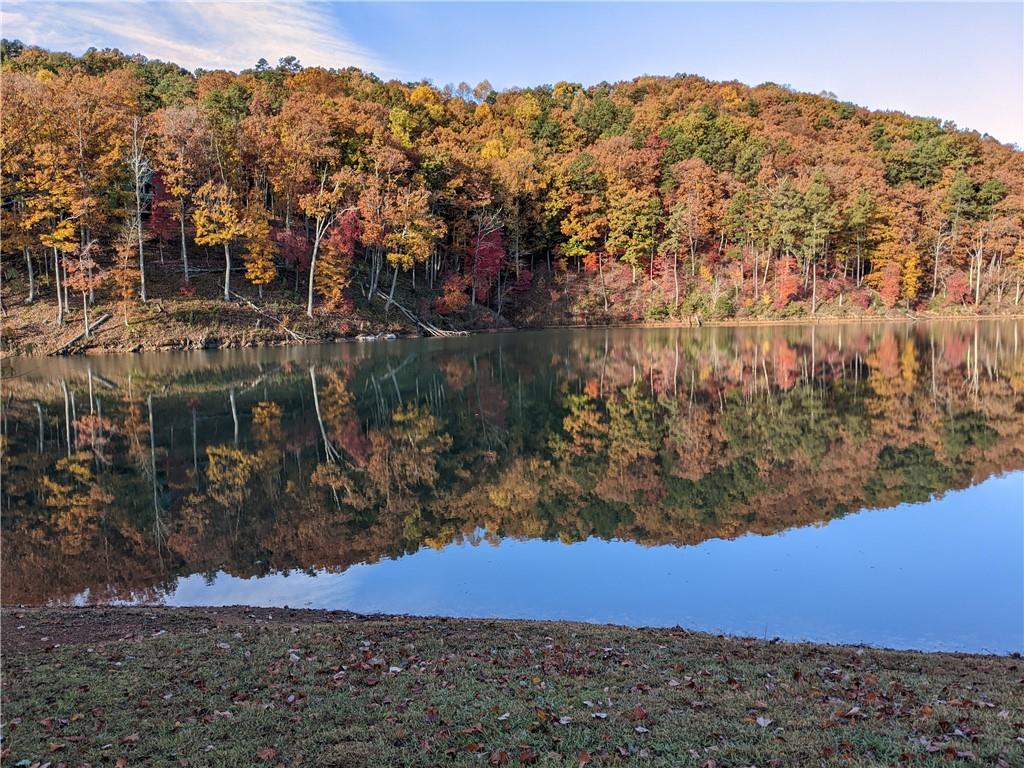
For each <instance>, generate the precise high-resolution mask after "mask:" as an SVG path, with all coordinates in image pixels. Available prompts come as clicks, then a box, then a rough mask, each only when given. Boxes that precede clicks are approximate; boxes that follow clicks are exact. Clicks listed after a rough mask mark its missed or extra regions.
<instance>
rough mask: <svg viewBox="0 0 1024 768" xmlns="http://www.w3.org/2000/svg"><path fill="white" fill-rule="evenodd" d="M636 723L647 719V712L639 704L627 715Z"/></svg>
mask: <svg viewBox="0 0 1024 768" xmlns="http://www.w3.org/2000/svg"><path fill="white" fill-rule="evenodd" d="M626 717H628V718H629V719H630V720H632V721H633V722H634V723H635V722H637V721H639V720H644V719H645V718H646V717H647V710H646V709H644V708H643V707H642V706H640V705H639V704H637V705H636V706H635V707H634V708H633V709H631V710H630V711H629V713H628V714H627V715H626Z"/></svg>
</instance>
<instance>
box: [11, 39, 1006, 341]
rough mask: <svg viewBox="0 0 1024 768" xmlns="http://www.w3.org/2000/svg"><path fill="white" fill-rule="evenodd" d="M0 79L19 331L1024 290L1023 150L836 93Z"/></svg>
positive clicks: (813, 306) (674, 309) (943, 298)
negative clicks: (221, 305) (397, 305)
mask: <svg viewBox="0 0 1024 768" xmlns="http://www.w3.org/2000/svg"><path fill="white" fill-rule="evenodd" d="M0 84H2V86H0V87H2V95H3V104H4V108H3V111H2V112H3V116H2V119H3V145H2V146H3V155H2V164H3V165H2V172H3V213H4V216H3V260H4V265H3V270H2V271H3V280H4V293H3V298H4V303H5V308H6V310H7V311H8V312H11V313H12V315H13V317H14V321H13V323H14V327H16V328H19V329H20V330H21V331H23V332H32V333H34V334H36V333H43V334H50V335H52V334H53V330H54V329H55V328H57V327H58V326H57V325H56V323H57V322H58V321H59V322H60V323H72V324H73V325H74V327H75V328H77V329H78V330H81V329H82V328H83V327H84V323H83V321H84V320H85V315H86V314H89V315H90V316H92V317H93V318H95V317H96V316H97V315H98V313H99V312H100V311H101V310H104V311H108V312H110V313H111V314H112V315H113V316H114V317H115V318H116V320H115V322H114V323H111V324H109V325H111V326H112V325H115V324H116V325H123V326H125V327H126V328H129V329H130V328H131V327H132V325H133V324H137V323H139V322H141V321H142V320H145V319H147V318H151V315H152V312H153V309H152V306H151V305H152V303H153V300H154V299H155V300H158V301H160V302H162V303H161V305H160V306H161V311H163V310H164V305H165V304H170V305H172V306H174V305H177V304H179V303H181V304H188V303H189V302H192V303H193V304H194V305H195V306H200V307H201V306H207V305H209V304H210V303H211V302H212V301H214V300H218V299H220V298H226V299H229V300H232V301H238V297H239V296H245V297H246V298H247V299H249V300H251V301H252V302H253V305H254V306H260V307H265V308H267V313H268V314H269V316H270V317H271V319H270V320H267V321H266V322H265V324H264V332H267V328H276V327H277V325H278V324H280V323H284V322H285V320H287V322H289V323H291V324H292V325H293V327H302V328H304V329H305V332H307V333H314V332H319V333H325V332H329V331H330V329H335V330H337V329H339V328H340V329H349V330H351V329H352V328H355V322H356V321H358V320H359V319H360V318H366V317H373V316H374V315H373V313H374V312H377V313H378V314H379V317H391V316H392V315H394V317H395V319H396V322H397V321H401V322H406V320H405V319H404V317H405V316H399V315H398V313H395V312H393V311H392V307H391V306H390V305H388V307H387V309H388V310H389V311H388V313H387V314H386V315H385V314H384V306H385V303H386V301H387V295H389V294H390V295H393V296H395V297H396V298H398V299H399V300H400V301H402V302H403V306H406V307H408V308H409V309H411V310H412V311H414V312H416V313H418V314H419V315H420V316H423V317H431V318H433V322H437V323H441V324H445V323H446V324H448V326H449V327H456V326H459V325H462V326H472V325H483V324H488V325H494V324H499V323H502V322H506V321H511V322H513V323H523V324H525V323H530V322H535V323H539V322H579V321H588V322H606V321H622V320H632V321H636V320H644V319H671V318H681V319H687V318H691V317H693V316H702V317H726V316H750V317H770V316H779V315H783V316H790V315H801V314H806V315H811V314H815V315H825V314H827V315H844V314H863V313H884V312H887V311H905V310H909V311H912V312H927V311H934V312H950V311H961V312H962V311H983V312H993V311H1001V310H1002V311H1013V310H1014V309H1015V308H1016V307H1017V305H1018V304H1019V302H1020V300H1021V293H1022V285H1021V277H1022V276H1024V237H1022V236H1024V158H1022V154H1021V152H1020V151H1019V150H1017V149H1015V148H1012V147H1009V146H1006V145H1002V144H1000V143H998V142H997V141H995V140H994V139H992V138H990V137H986V136H981V135H979V134H977V133H972V132H965V131H958V130H956V129H955V127H954V126H953V125H951V124H949V123H943V122H942V121H940V120H937V119H931V118H915V117H908V116H906V115H904V114H900V113H894V112H874V111H869V110H866V109H862V108H860V107H857V106H855V105H853V104H849V103H845V102H841V101H838V100H836V99H835V98H831V97H829V96H827V95H819V96H815V95H810V94H804V93H796V92H794V91H792V90H790V89H787V88H785V87H782V86H778V85H772V84H765V85H760V86H758V87H755V88H750V87H747V86H744V85H741V84H739V83H735V82H729V83H715V82H710V81H708V80H705V79H702V78H700V77H696V76H689V75H687V76H683V75H678V76H674V77H638V78H636V79H634V80H632V81H628V82H621V83H616V84H613V85H609V84H607V83H601V84H598V85H594V86H589V87H584V86H581V85H579V84H575V83H564V82H562V83H557V84H555V85H553V86H541V87H535V88H522V89H509V90H505V91H496V90H493V89H492V88H491V87H490V86H489V85H488V84H487V83H481V84H479V85H477V86H476V87H473V88H471V87H469V86H466V85H465V84H462V85H460V86H458V87H450V86H449V87H445V88H437V87H434V86H432V85H430V84H428V83H425V82H424V83H400V82H396V81H390V82H383V81H381V80H380V79H378V78H377V77H375V76H373V75H371V74H367V73H364V72H361V71H359V70H356V69H344V70H324V69H320V68H303V67H301V66H300V65H299V63H298V62H297V61H295V60H294V59H287V60H282V61H281V62H280V64H279V65H278V66H276V67H272V66H269V65H267V64H266V62H263V61H261V62H260V63H259V64H258V65H257V66H256V67H255V68H254V69H251V70H246V71H243V72H241V73H238V74H235V73H231V72H224V71H214V72H202V71H200V72H196V73H194V74H190V73H189V72H187V71H185V70H183V69H181V68H179V67H177V66H175V65H173V64H168V63H163V62H158V61H149V60H147V59H145V58H143V57H140V56H125V55H122V54H121V53H119V52H117V51H90V52H88V53H86V54H85V55H83V56H81V57H74V56H71V55H68V54H62V53H51V52H47V51H44V50H40V49H38V48H29V47H25V46H23V45H21V44H20V43H14V42H10V41H5V42H4V44H3V64H2V75H0ZM26 301H27V305H26ZM203 302H205V304H203ZM95 304H98V305H100V306H99V307H97V306H94V305H95ZM374 304H376V305H377V306H376V307H375V306H374ZM115 305H116V306H115ZM239 306H240V305H239ZM43 307H45V310H44V309H43ZM246 311H248V310H246ZM215 314H216V313H214V312H212V311H211V312H207V313H206V314H204V313H203V312H198V314H197V313H195V312H191V311H190V313H189V314H188V319H189V322H193V323H194V322H202V321H201V320H197V319H196V318H197V317H199V318H203V317H207V318H209V317H211V316H213V315H215ZM304 314H308V316H309V317H308V318H304V317H303V315H304ZM225 316H226V315H225ZM174 317H175V318H178V319H180V317H179V316H178V315H175V316H174ZM255 317H256V315H255V314H253V313H249V315H247V316H246V322H248V323H251V322H252V321H253V319H254V318H255ZM282 317H283V318H285V319H284V320H283V319H282ZM19 318H20V319H19ZM378 319H379V318H378ZM177 321H178V320H177V319H176V320H175V322H177ZM167 322H171V321H170V320H168V321H167ZM182 322H184V321H182ZM211 322H212V321H211ZM19 323H20V324H19ZM71 330H72V329H71V328H68V331H67V333H68V335H70V334H71ZM103 332H104V333H108V332H109V330H104V331H103Z"/></svg>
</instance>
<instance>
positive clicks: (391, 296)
mask: <svg viewBox="0 0 1024 768" xmlns="http://www.w3.org/2000/svg"><path fill="white" fill-rule="evenodd" d="M397 284H398V265H397V264H395V272H394V274H393V275H392V276H391V290H390V291H389V292H388V301H387V303H386V304H385V305H384V312H385V313H387V311H388V310H390V309H391V304H392V302H394V300H395V286H396V285H397Z"/></svg>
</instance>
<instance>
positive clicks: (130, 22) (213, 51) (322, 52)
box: [0, 0, 388, 75]
mask: <svg viewBox="0 0 1024 768" xmlns="http://www.w3.org/2000/svg"><path fill="white" fill-rule="evenodd" d="M0 31H2V34H3V36H4V37H7V38H12V39H19V40H21V41H22V42H24V43H28V44H31V45H39V46H42V47H44V48H49V49H52V50H61V51H70V52H71V53H76V54H80V53H82V52H83V51H85V50H86V49H87V48H89V47H96V48H107V47H109V48H119V49H120V50H122V51H123V52H125V53H141V54H143V55H144V56H147V57H149V58H152V59H164V60H166V61H173V62H175V63H177V64H180V65H181V66H183V67H185V68H186V69H195V68H197V67H202V68H204V69H232V70H239V69H245V68H248V67H251V66H253V65H254V64H255V63H256V62H257V61H258V60H259V59H260V58H265V59H267V61H269V62H270V63H271V64H274V63H276V61H277V60H278V59H279V58H281V57H283V56H296V57H298V59H299V60H300V61H301V62H302V63H303V64H304V65H306V66H323V67H346V66H356V67H359V68H361V69H365V70H370V71H373V72H376V73H378V74H383V75H387V74H388V72H387V67H386V66H385V65H384V63H383V62H381V61H379V60H378V59H377V58H376V57H375V56H373V54H371V53H370V52H369V51H366V50H365V49H363V48H362V47H360V46H359V45H357V44H356V43H355V42H353V41H352V40H350V39H348V37H347V36H346V35H345V33H344V30H342V29H341V28H340V26H339V25H338V23H337V21H336V19H335V18H334V17H333V16H332V14H331V13H330V7H329V6H328V5H327V4H325V3H317V2H313V1H311V0H274V2H266V1H265V0H264V1H262V2H261V1H258V0H106V1H105V2H101V1H99V0H95V1H93V2H88V1H87V2H80V1H79V2H60V1H59V0H58V1H55V0H4V2H3V5H2V9H0Z"/></svg>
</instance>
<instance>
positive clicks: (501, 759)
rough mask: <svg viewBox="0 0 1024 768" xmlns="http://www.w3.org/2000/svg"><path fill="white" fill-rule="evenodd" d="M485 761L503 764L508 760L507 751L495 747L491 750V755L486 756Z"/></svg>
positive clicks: (492, 763)
mask: <svg viewBox="0 0 1024 768" xmlns="http://www.w3.org/2000/svg"><path fill="white" fill-rule="evenodd" d="M487 762H488V764H490V765H505V763H507V762H508V752H506V751H505V750H504V749H497V750H495V751H494V752H491V756H490V757H489V758H487Z"/></svg>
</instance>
